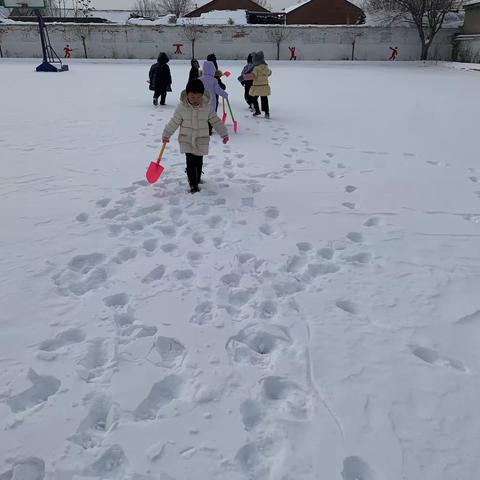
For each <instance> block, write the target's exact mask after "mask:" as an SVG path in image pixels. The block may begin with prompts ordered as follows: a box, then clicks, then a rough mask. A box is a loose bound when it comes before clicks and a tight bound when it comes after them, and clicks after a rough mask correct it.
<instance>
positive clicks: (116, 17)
mask: <svg viewBox="0 0 480 480" xmlns="http://www.w3.org/2000/svg"><path fill="white" fill-rule="evenodd" d="M131 13H132V12H131V10H93V11H92V13H91V14H90V16H91V17H97V18H104V19H105V20H108V21H109V22H112V23H122V24H125V23H127V20H128V19H129V18H130V14H131Z"/></svg>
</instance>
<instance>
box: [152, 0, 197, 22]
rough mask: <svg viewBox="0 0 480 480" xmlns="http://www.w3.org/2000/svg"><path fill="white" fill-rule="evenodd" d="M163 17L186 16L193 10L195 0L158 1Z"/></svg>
mask: <svg viewBox="0 0 480 480" xmlns="http://www.w3.org/2000/svg"><path fill="white" fill-rule="evenodd" d="M158 3H159V6H160V12H161V14H162V15H169V14H173V15H175V16H176V17H177V18H180V17H183V16H185V15H186V14H187V13H188V12H191V11H192V9H193V0H158Z"/></svg>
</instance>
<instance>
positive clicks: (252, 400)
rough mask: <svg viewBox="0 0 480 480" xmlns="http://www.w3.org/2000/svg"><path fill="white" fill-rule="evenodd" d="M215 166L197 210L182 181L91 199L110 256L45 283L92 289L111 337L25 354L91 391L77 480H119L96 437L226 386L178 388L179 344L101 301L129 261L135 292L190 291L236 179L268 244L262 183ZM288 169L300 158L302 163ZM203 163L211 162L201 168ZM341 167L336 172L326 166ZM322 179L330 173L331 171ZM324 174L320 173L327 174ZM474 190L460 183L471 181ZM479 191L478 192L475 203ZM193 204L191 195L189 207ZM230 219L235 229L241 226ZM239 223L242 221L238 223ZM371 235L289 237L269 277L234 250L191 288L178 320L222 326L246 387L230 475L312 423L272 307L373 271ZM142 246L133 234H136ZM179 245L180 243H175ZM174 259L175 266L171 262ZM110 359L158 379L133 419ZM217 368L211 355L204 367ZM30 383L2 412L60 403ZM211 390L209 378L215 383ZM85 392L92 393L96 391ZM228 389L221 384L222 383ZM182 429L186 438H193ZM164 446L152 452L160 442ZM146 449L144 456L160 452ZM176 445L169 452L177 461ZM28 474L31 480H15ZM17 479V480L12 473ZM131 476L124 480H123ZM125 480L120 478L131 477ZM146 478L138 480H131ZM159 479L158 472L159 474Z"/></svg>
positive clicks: (34, 376)
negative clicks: (58, 364) (70, 366)
mask: <svg viewBox="0 0 480 480" xmlns="http://www.w3.org/2000/svg"><path fill="white" fill-rule="evenodd" d="M273 131H274V133H275V135H276V137H274V138H272V140H274V141H275V142H277V144H278V146H283V145H284V144H285V143H286V142H288V141H289V135H288V132H287V131H286V130H285V129H282V128H280V127H279V128H274V130H273ZM301 144H302V146H301V147H299V148H293V147H292V148H290V150H289V152H288V153H286V154H285V156H286V157H287V158H290V157H291V158H292V159H293V157H299V156H300V155H301V154H302V153H303V154H307V153H311V152H313V151H314V149H312V148H311V147H310V144H309V142H308V141H306V140H301ZM224 153H225V155H226V160H225V161H224V162H223V165H222V167H220V168H218V167H211V168H209V171H208V175H209V176H210V177H211V178H212V180H213V182H212V185H209V184H207V185H205V188H204V191H203V192H202V195H203V196H202V197H199V198H202V200H201V201H196V202H191V201H190V199H189V198H188V197H185V196H182V195H181V194H183V193H184V187H183V182H184V179H183V177H181V180H180V181H179V178H178V177H166V178H165V179H164V181H163V184H162V187H161V188H154V189H153V190H151V191H153V192H154V193H153V197H151V195H152V194H150V198H153V202H152V203H151V205H148V206H143V205H141V206H140V205H139V206H137V203H139V198H140V197H141V193H142V191H144V187H146V186H147V184H146V182H145V181H143V180H142V181H138V182H134V183H133V184H132V185H131V186H129V187H127V188H125V189H123V191H122V196H121V197H120V199H118V200H117V201H114V200H113V199H111V198H102V199H99V200H98V201H97V202H96V203H95V207H96V209H97V210H98V212H99V213H98V215H97V218H99V219H100V220H101V221H102V222H104V224H105V226H106V228H107V232H108V235H109V236H110V237H114V239H115V240H116V243H123V244H124V245H127V246H124V247H123V248H119V249H118V251H116V252H114V253H112V254H107V253H105V252H89V253H85V254H82V255H76V256H74V257H72V258H71V259H70V260H69V261H68V263H67V264H66V266H65V268H63V269H61V270H60V271H59V272H58V273H57V274H55V275H54V276H53V278H52V281H53V283H54V285H55V288H56V289H57V292H58V294H59V295H61V296H64V297H72V298H81V297H83V296H85V295H87V294H90V293H92V292H96V291H99V290H100V291H102V292H104V291H105V292H108V291H109V292H110V293H108V294H107V293H105V294H104V295H103V296H102V302H103V304H104V306H105V308H106V309H107V310H108V311H109V315H108V318H109V321H110V322H111V325H112V327H113V331H114V334H113V335H110V336H105V337H97V338H87V335H86V333H85V331H84V330H83V329H82V328H81V326H78V327H77V326H75V327H71V328H64V329H62V330H60V331H59V332H58V333H57V334H56V335H54V336H53V337H52V338H49V339H45V340H44V341H42V342H40V343H39V344H38V345H37V346H36V347H35V348H36V351H37V352H36V354H37V357H38V358H39V359H40V360H43V361H44V362H46V363H45V365H46V366H45V369H47V365H48V362H53V361H55V360H57V359H58V358H59V357H61V358H68V357H69V355H71V353H72V352H75V353H76V354H75V358H76V364H75V366H74V368H75V371H76V373H77V375H78V377H79V378H80V379H81V381H83V382H86V383H87V384H91V385H92V391H91V393H90V394H89V395H87V397H86V398H84V399H83V400H82V405H83V406H84V408H85V412H86V413H85V417H84V419H83V420H82V421H81V422H80V424H79V425H78V427H77V428H76V430H75V431H74V432H72V435H71V436H70V438H69V440H70V442H72V443H73V444H75V445H79V446H80V447H81V448H82V449H84V450H90V449H101V450H100V451H101V453H100V454H99V455H98V456H97V458H96V460H95V461H93V462H91V463H89V464H87V465H86V466H85V467H84V469H83V470H82V471H80V472H76V473H79V474H81V475H85V476H87V477H93V478H98V479H104V478H119V479H122V478H127V477H126V475H127V473H128V463H129V462H128V459H127V456H126V454H125V452H124V450H123V448H122V446H120V445H109V441H108V438H109V434H110V433H111V432H112V431H114V430H115V429H116V428H117V427H118V425H119V423H121V422H130V421H131V422H145V421H152V420H157V421H161V420H159V419H160V418H162V417H164V415H165V412H166V411H168V408H169V407H170V406H171V405H173V404H176V403H177V402H179V401H181V402H183V403H188V404H191V405H192V406H191V408H193V407H194V405H195V404H205V403H208V402H212V401H218V400H220V398H221V397H222V395H223V392H224V391H225V389H226V388H227V385H228V381H227V380H225V382H224V384H223V385H221V384H218V385H213V386H212V385H209V384H208V382H207V383H202V382H196V383H195V382H194V383H192V381H190V380H189V372H187V371H186V370H185V368H186V367H185V363H186V359H187V358H188V357H189V355H190V352H189V351H188V349H187V347H186V346H185V344H184V343H183V342H182V339H181V338H171V337H168V336H165V335H162V332H161V331H159V330H158V327H157V326H153V325H146V324H143V323H142V322H141V321H140V320H139V319H137V318H136V314H135V309H134V306H133V303H134V302H132V299H131V298H130V296H129V295H128V294H127V293H124V292H121V291H120V292H112V288H114V285H115V283H114V278H115V273H116V272H117V271H119V270H121V269H122V266H123V265H125V264H127V263H129V262H135V261H136V260H137V259H139V258H145V257H150V258H151V259H152V260H153V262H154V263H153V264H152V268H151V269H150V270H148V271H144V272H143V273H142V274H141V275H140V278H139V281H140V282H141V283H142V284H144V285H145V286H146V287H147V288H154V289H157V291H158V288H165V287H166V288H167V289H168V288H171V287H172V286H174V288H176V289H180V290H183V291H185V292H189V291H192V289H193V288H194V286H193V283H194V282H195V281H198V279H197V275H198V272H199V269H200V268H201V266H202V263H203V260H204V257H205V256H206V255H208V252H209V250H211V248H212V247H213V248H217V249H221V248H223V247H224V246H225V245H227V246H228V243H227V244H225V240H224V237H225V235H226V232H227V230H228V226H229V222H231V220H230V219H229V215H226V212H229V210H225V209H226V208H229V207H228V199H227V198H224V197H222V195H221V194H222V191H223V190H224V189H226V188H229V186H230V182H235V183H236V184H237V185H239V186H240V188H242V189H243V191H244V192H245V193H244V194H245V196H244V197H242V199H241V208H244V209H247V210H248V211H249V212H253V214H254V215H256V216H257V220H258V222H257V224H258V235H259V239H262V238H264V239H265V240H266V241H269V239H270V238H271V237H275V236H281V235H282V220H281V212H280V211H279V209H278V208H277V207H276V206H270V207H266V208H265V209H264V210H262V211H258V210H257V209H256V208H255V195H256V194H258V193H259V192H260V191H261V190H262V188H263V184H262V182H261V180H259V179H258V178H252V177H250V178H249V177H245V176H242V175H238V170H239V169H241V168H243V166H244V164H243V163H242V159H243V155H241V154H238V155H235V164H236V168H235V167H234V162H233V161H232V159H231V158H232V157H231V150H230V148H225V149H224ZM326 157H327V158H326V159H325V164H326V165H329V164H330V162H331V161H332V159H333V157H334V154H333V153H327V154H326ZM296 162H297V164H301V163H304V160H302V159H301V158H299V159H297V160H296ZM211 163H212V165H213V164H214V162H213V161H212V162H211ZM343 168H344V166H343V165H342V164H337V169H338V170H342V169H343ZM293 170H294V169H293V168H292V167H291V164H290V163H286V164H285V165H284V166H283V169H282V170H280V171H278V172H273V173H271V174H268V175H265V178H269V179H275V178H280V177H281V175H287V174H290V173H292V172H293ZM331 173H332V176H331V177H332V178H338V177H339V176H340V175H339V174H338V173H337V172H335V171H333V170H332V171H331ZM327 174H328V175H329V176H330V173H327ZM472 181H473V180H472ZM344 188H345V193H346V194H347V195H351V194H353V193H354V192H355V191H356V190H357V187H356V186H354V185H346V186H345V187H344ZM479 196H480V195H479ZM195 200H197V199H195ZM343 206H344V207H345V208H347V209H355V208H356V205H355V204H354V203H353V202H345V203H344V204H343ZM93 217H94V215H93V214H87V213H85V212H82V213H81V214H79V215H78V216H77V217H76V219H77V221H78V222H80V223H82V225H83V224H85V225H88V223H89V221H91V220H92V218H93ZM240 222H241V220H240ZM250 223H252V220H250ZM378 226H381V218H380V217H371V218H368V219H367V220H366V221H365V222H364V223H363V227H365V230H364V232H358V231H352V232H350V233H348V234H347V235H346V237H345V238H344V239H339V240H338V241H336V242H330V243H329V244H326V245H312V244H311V243H310V242H298V243H297V244H296V248H295V251H293V252H291V254H290V255H288V256H287V257H286V258H285V262H284V264H283V265H282V266H281V268H280V269H278V268H276V267H275V268H272V266H271V265H269V263H268V261H267V260H266V259H262V258H258V257H257V256H256V255H255V254H254V253H252V252H239V253H237V254H236V255H235V262H234V263H233V264H232V265H230V268H229V270H230V271H226V270H225V269H224V267H225V265H222V268H221V269H220V270H219V272H218V275H217V280H216V284H215V285H213V288H210V287H205V288H203V287H202V285H201V283H200V284H199V285H197V287H198V288H196V291H197V293H198V297H197V303H196V305H195V306H194V308H193V310H192V312H191V316H190V318H189V323H190V324H191V325H192V328H217V329H220V328H224V327H225V326H226V325H233V326H237V325H238V328H236V332H235V333H234V334H233V335H229V336H228V338H226V339H225V352H226V354H227V356H228V358H229V360H230V362H231V365H232V368H233V369H234V370H235V371H236V372H237V374H238V375H240V376H242V372H247V377H248V378H247V377H245V378H244V381H246V382H248V383H249V384H250V386H251V388H250V389H249V391H250V394H249V396H248V397H245V398H244V399H243V400H242V401H241V404H240V411H239V414H240V418H241V422H242V428H243V429H244V430H245V431H246V432H247V433H248V435H249V440H248V442H247V443H245V445H244V446H242V447H241V448H240V449H239V450H238V452H237V453H236V455H235V458H232V459H230V460H228V462H229V464H230V467H229V468H234V469H235V470H236V471H238V472H241V473H242V474H243V475H244V477H245V478H248V479H255V480H262V479H269V478H271V475H272V471H273V470H272V469H273V466H274V465H275V464H276V463H278V462H281V461H282V456H283V452H284V451H285V448H288V445H287V444H286V443H285V442H288V441H287V440H286V439H285V438H283V437H282V436H281V435H280V436H279V435H278V432H277V431H276V427H275V425H276V424H277V423H278V420H279V419H282V420H289V421H294V422H307V423H308V422H311V421H312V418H313V417H314V416H315V412H316V411H317V410H318V409H319V408H324V406H322V405H321V403H320V402H319V399H318V395H317V393H316V392H314V391H313V390H312V386H311V384H310V383H309V382H308V381H307V380H308V379H307V366H306V365H305V363H304V362H305V359H304V358H303V357H302V358H299V356H298V354H297V352H298V342H299V339H296V338H295V335H294V334H293V333H292V332H291V331H290V329H289V328H288V327H287V326H286V325H282V323H281V321H280V319H281V315H280V312H281V311H285V309H287V310H288V309H295V308H296V306H295V302H294V299H295V294H297V293H298V292H301V291H303V290H310V291H317V290H318V289H321V288H324V287H325V286H326V285H328V282H330V281H332V279H335V278H336V276H338V275H341V274H342V272H349V271H351V270H358V269H368V268H370V267H369V266H370V265H371V264H372V263H374V261H375V256H374V253H373V252H371V251H370V250H369V249H368V247H367V246H366V245H365V235H366V233H367V232H368V229H371V228H373V227H378ZM141 237H143V238H141ZM183 239H188V244H189V248H187V249H186V250H185V248H183V247H182V245H184V243H185V242H182V240H183ZM163 255H172V256H176V257H178V258H179V260H181V259H183V262H184V263H183V265H184V266H182V267H180V266H179V268H177V269H175V270H169V269H168V268H167V267H166V266H165V265H164V264H162V263H158V264H157V263H156V262H155V259H157V258H158V259H161V258H162V256H163ZM179 263H181V262H179ZM334 308H336V309H337V312H338V314H339V315H344V316H345V318H350V317H353V318H354V317H355V316H361V315H362V306H361V305H358V304H357V303H356V302H355V301H354V300H353V299H351V298H338V299H337V300H336V302H335V305H334ZM148 338H150V339H151V348H150V350H149V351H148V352H146V354H145V355H144V356H140V357H135V356H132V355H131V353H130V352H129V348H128V347H129V345H134V344H135V342H136V341H138V340H141V339H148ZM407 351H408V352H409V353H410V354H411V355H412V356H414V357H415V358H416V359H417V360H419V361H422V362H424V363H427V364H428V365H430V366H433V367H440V368H448V369H453V370H455V371H458V372H466V371H467V370H468V369H467V367H465V366H464V365H463V364H462V362H460V361H458V360H455V359H451V358H448V357H444V356H442V355H441V354H440V353H438V352H436V351H435V350H431V349H428V348H426V347H423V346H419V345H408V346H407ZM121 361H133V362H135V363H138V365H140V366H141V365H142V362H149V363H150V364H153V365H155V366H156V367H158V368H159V369H162V371H164V372H165V375H164V376H163V378H161V379H160V380H157V381H155V382H154V383H153V384H152V386H151V388H150V390H149V391H147V392H145V397H144V399H143V400H142V401H140V402H139V403H138V405H137V406H136V407H135V408H134V409H133V411H130V412H125V411H121V409H120V408H119V406H118V404H117V403H116V402H115V401H114V399H112V398H111V397H110V396H109V395H108V394H107V393H105V391H106V390H105V388H104V387H105V386H108V384H109V381H110V379H111V377H112V376H113V375H114V374H115V370H116V369H117V368H118V365H119V362H121ZM285 361H288V362H289V363H290V365H293V364H296V365H297V367H296V370H297V371H303V372H304V374H303V378H302V376H300V377H298V378H289V377H288V376H285V374H284V373H283V372H282V367H281V365H282V363H283V362H285ZM218 362H219V359H218V358H217V357H215V356H212V357H211V358H210V363H211V365H213V366H215V365H216V364H217V363H218ZM27 378H28V380H29V381H30V382H31V384H32V386H31V387H29V388H27V389H26V390H24V391H22V392H20V393H17V394H12V395H10V396H9V397H8V398H7V400H6V402H7V405H8V406H9V407H10V409H11V411H12V412H13V413H16V414H19V413H24V412H28V411H31V410H34V409H35V408H41V407H42V405H44V404H46V403H47V402H48V401H49V399H51V398H52V397H54V396H55V395H59V392H60V391H61V379H57V378H55V377H53V376H49V375H48V374H43V373H38V372H35V371H34V370H32V369H30V370H29V372H28V374H27ZM220 383H221V382H220ZM97 386H98V387H97ZM228 388H234V387H233V386H231V385H230V386H229V387H228ZM192 432H193V430H192ZM162 448H163V447H162ZM162 448H160V450H159V452H160V453H159V452H156V453H155V452H154V453H153V454H152V455H153V457H152V458H157V457H158V456H160V455H161V452H162ZM189 452H192V450H189V449H186V450H185V451H184V452H183V453H181V455H182V457H184V458H188V456H189ZM22 471H28V472H30V473H28V475H30V476H24V477H22V476H19V475H21V473H18V472H22ZM339 473H341V475H342V478H343V480H354V479H359V478H362V479H363V480H373V479H374V478H375V476H374V473H373V471H372V469H371V468H370V466H369V465H368V464H367V463H366V462H365V461H364V460H363V459H362V458H360V457H355V456H350V457H346V458H345V459H344V462H343V465H341V466H339ZM15 475H16V476H15ZM44 477H45V464H44V462H43V460H41V459H39V458H35V457H28V458H25V459H23V460H18V461H15V463H13V464H12V465H11V468H10V470H8V471H6V472H5V473H3V474H1V475H0V478H24V479H25V480H33V479H37V478H38V479H40V480H41V479H43V478H44ZM128 478H130V477H128ZM132 478H133V477H132ZM138 478H140V477H138ZM141 478H145V479H147V478H148V479H150V477H141ZM166 478H167V477H166Z"/></svg>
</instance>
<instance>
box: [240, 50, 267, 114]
mask: <svg viewBox="0 0 480 480" xmlns="http://www.w3.org/2000/svg"><path fill="white" fill-rule="evenodd" d="M271 74H272V71H271V70H270V68H268V65H267V62H265V55H264V54H263V52H256V53H253V71H252V73H251V74H247V75H245V77H244V78H246V79H247V80H248V79H253V85H252V87H251V88H250V92H249V93H250V96H251V97H252V98H253V108H254V109H255V112H254V113H253V116H254V117H257V116H258V115H261V113H260V108H259V106H258V97H260V98H261V105H262V111H263V112H265V118H270V106H269V104H268V97H269V96H270V95H271V89H270V85H269V83H268V77H270V75H271Z"/></svg>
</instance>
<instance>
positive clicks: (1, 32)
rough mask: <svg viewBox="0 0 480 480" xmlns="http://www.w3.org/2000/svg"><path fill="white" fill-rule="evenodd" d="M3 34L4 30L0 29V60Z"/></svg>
mask: <svg viewBox="0 0 480 480" xmlns="http://www.w3.org/2000/svg"><path fill="white" fill-rule="evenodd" d="M4 33H5V32H4V30H3V29H2V28H0V58H3V50H2V37H3V34H4Z"/></svg>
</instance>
